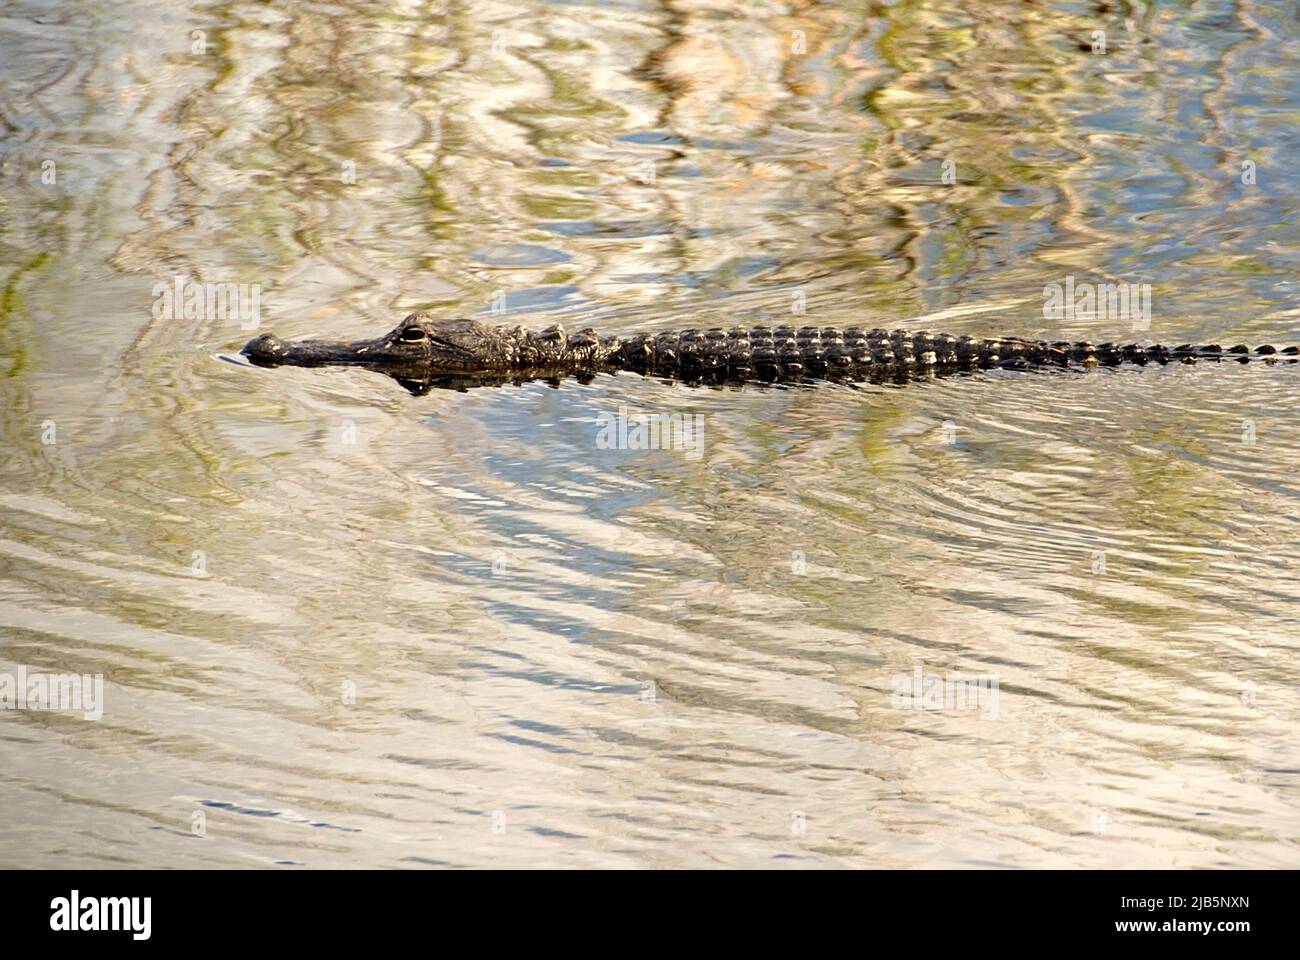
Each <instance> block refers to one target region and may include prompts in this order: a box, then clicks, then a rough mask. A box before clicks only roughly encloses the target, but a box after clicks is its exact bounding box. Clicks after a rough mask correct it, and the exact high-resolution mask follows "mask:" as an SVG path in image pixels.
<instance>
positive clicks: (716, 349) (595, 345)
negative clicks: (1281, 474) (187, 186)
mask: <svg viewBox="0 0 1300 960" xmlns="http://www.w3.org/2000/svg"><path fill="white" fill-rule="evenodd" d="M243 353H244V355H245V356H246V357H248V359H249V360H251V361H252V362H253V363H255V364H257V365H258V366H279V365H281V364H290V365H293V366H300V367H315V366H325V365H333V364H350V365H353V366H361V367H366V368H368V369H372V370H376V371H378V372H380V373H385V374H387V375H388V376H390V377H392V378H393V379H395V380H397V381H398V382H399V383H401V384H402V385H403V386H404V387H406V388H407V389H408V390H410V391H411V392H412V393H414V394H417V395H418V394H423V393H427V392H428V391H429V390H430V389H431V388H433V387H443V388H451V389H458V390H464V389H468V388H470V387H476V386H485V385H492V384H504V383H523V382H524V381H527V380H547V381H551V382H552V383H558V382H559V380H561V379H563V378H565V377H574V378H576V379H578V380H580V381H582V382H587V381H589V380H591V379H592V378H593V377H595V376H596V375H597V374H599V373H615V372H618V371H620V370H631V371H635V372H637V373H640V374H643V375H645V376H653V377H663V378H667V379H672V380H681V381H686V382H690V383H705V384H727V383H732V384H740V383H747V382H754V381H757V382H765V383H802V382H807V381H809V380H831V381H842V382H877V383H879V382H884V381H894V382H905V381H907V380H911V379H917V378H920V377H927V376H935V375H943V374H948V373H957V372H961V371H971V370H984V369H989V368H993V367H998V368H1002V369H1012V370H1030V369H1036V368H1042V367H1090V366H1118V365H1119V364H1121V363H1132V364H1139V365H1142V364H1148V363H1158V364H1167V363H1195V362H1196V361H1198V360H1236V361H1239V362H1241V363H1248V362H1250V361H1251V360H1261V361H1264V362H1267V363H1276V362H1279V361H1284V362H1287V363H1295V362H1297V360H1296V359H1295V358H1297V357H1300V348H1297V347H1287V348H1286V349H1284V350H1278V349H1276V348H1274V347H1271V346H1267V345H1265V346H1262V347H1258V348H1256V349H1254V350H1252V349H1250V348H1249V347H1247V346H1245V345H1239V346H1235V347H1228V348H1227V349H1225V348H1223V347H1221V346H1219V345H1217V344H1210V345H1199V346H1198V345H1192V344H1183V345H1182V346H1178V347H1166V346H1162V345H1160V344H1153V345H1150V346H1142V345H1138V344H1116V343H1091V342H1088V341H1078V342H1073V343H1071V342H1068V341H1056V342H1049V341H1046V340H1027V339H1021V338H1018V337H996V338H984V337H965V336H963V337H957V336H952V335H951V334H946V333H931V332H929V331H924V330H923V331H908V330H894V331H886V330H864V329H862V328H860V327H846V328H844V329H840V328H838V327H810V326H804V327H797V328H796V327H793V326H777V327H763V326H759V327H734V328H732V329H731V330H723V329H720V328H717V329H712V330H682V331H677V332H670V333H638V334H633V335H631V336H627V337H614V336H610V337H601V336H598V335H597V334H596V331H594V330H590V329H587V330H579V331H578V332H577V333H573V334H567V333H565V331H564V328H563V327H561V326H560V325H559V324H554V325H552V326H550V327H547V328H546V329H545V330H541V331H529V330H525V329H524V328H523V327H495V326H487V325H485V324H482V323H479V322H478V321H476V320H465V319H443V320H438V319H434V318H433V317H431V316H429V315H428V314H427V313H413V314H411V315H410V316H408V317H406V319H404V320H403V321H402V322H401V323H400V324H398V325H397V327H396V328H394V329H393V330H392V331H390V332H389V333H386V334H384V335H383V336H381V337H375V338H374V339H371V340H351V341H328V340H299V341H296V342H285V341H283V340H281V339H279V338H278V337H276V336H275V335H274V334H269V333H268V334H263V335H261V336H259V337H255V338H254V339H252V340H250V341H249V342H248V345H247V346H245V347H244V350H243Z"/></svg>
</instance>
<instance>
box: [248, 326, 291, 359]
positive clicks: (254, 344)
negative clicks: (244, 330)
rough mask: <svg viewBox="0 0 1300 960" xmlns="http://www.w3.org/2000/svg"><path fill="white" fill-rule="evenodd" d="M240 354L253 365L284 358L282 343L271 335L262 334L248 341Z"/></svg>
mask: <svg viewBox="0 0 1300 960" xmlns="http://www.w3.org/2000/svg"><path fill="white" fill-rule="evenodd" d="M240 352H241V353H242V354H243V355H244V356H246V357H248V359H249V360H252V361H253V362H254V363H257V362H258V361H262V362H273V361H275V360H279V359H281V358H282V357H283V356H284V341H283V340H281V339H280V338H279V337H277V336H276V335H275V334H273V333H264V334H262V335H261V336H257V337H254V338H253V339H252V340H249V341H248V343H247V344H245V345H244V349H243V350H241V351H240Z"/></svg>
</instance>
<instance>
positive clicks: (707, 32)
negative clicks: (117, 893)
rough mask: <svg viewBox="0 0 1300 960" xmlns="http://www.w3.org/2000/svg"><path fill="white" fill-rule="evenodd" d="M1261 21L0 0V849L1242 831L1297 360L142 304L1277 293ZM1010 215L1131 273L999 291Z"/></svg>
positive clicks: (1072, 840) (568, 847)
mask: <svg viewBox="0 0 1300 960" xmlns="http://www.w3.org/2000/svg"><path fill="white" fill-rule="evenodd" d="M196 31H198V32H197V33H196ZM1094 31H1103V32H1104V34H1105V37H1104V39H1105V43H1106V49H1105V52H1104V53H1102V52H1100V50H1099V49H1096V50H1095V48H1097V47H1098V41H1097V39H1096V37H1095V36H1094ZM1297 32H1298V30H1297V21H1296V12H1295V7H1294V5H1293V4H1289V3H1260V2H1254V0H1243V2H1239V3H1226V2H1202V3H1196V4H1176V3H1159V4H1154V5H1151V6H1146V5H1134V6H1132V7H1129V6H1127V5H1120V6H1118V7H1116V6H1114V5H1109V4H1095V5H1089V4H1082V3H1080V4H1074V3H1056V4H1044V5H1032V6H1030V5H1024V4H1020V3H999V2H994V3H990V2H984V0H981V2H968V3H957V2H898V3H892V4H872V3H846V4H839V5H823V4H815V3H807V2H792V3H788V4H784V5H778V4H772V3H760V2H754V3H740V4H737V3H730V2H729V3H721V2H709V0H698V2H697V0H671V2H661V3H641V2H636V0H629V2H623V0H619V2H608V3H581V2H567V3H561V2H555V3H540V2H524V0H494V2H493V3H490V4H473V5H471V4H461V3H449V4H440V3H416V2H405V3H403V2H389V3H378V2H349V3H346V4H344V3H338V4H332V3H322V2H314V3H299V2H279V3H275V4H273V5H266V4H255V3H222V2H215V3H214V2H209V3H203V4H199V3H176V4H165V5H164V4H158V5H151V4H143V3H129V2H128V3H81V4H64V3H53V2H50V3H37V2H16V3H7V4H5V5H4V6H3V7H0V134H2V142H0V163H2V164H3V167H2V169H0V184H2V185H3V191H2V192H0V278H2V280H0V357H2V358H3V367H0V370H3V378H2V379H0V395H2V397H3V419H2V420H0V430H2V431H3V439H4V449H5V456H4V460H3V465H2V466H0V644H2V646H0V673H8V674H16V672H17V671H18V669H19V668H20V667H22V668H25V669H26V670H28V671H33V672H39V671H44V672H47V673H50V672H54V673H60V672H77V673H80V674H91V675H93V674H102V676H103V678H104V683H105V702H104V710H103V716H102V718H101V719H99V720H97V721H92V720H87V719H84V718H83V717H82V716H80V715H75V714H71V713H66V712H64V713H59V712H45V711H37V710H31V709H28V710H5V711H3V712H0V763H2V764H3V769H4V777H3V779H0V811H2V812H0V864H3V865H5V866H19V865H41V866H70V865H74V866H157V865H174V866H259V865H272V864H286V865H292V864H301V865H306V866H310V867H339V866H404V865H413V866H414V865H426V864H436V865H442V864H446V865H456V866H483V865H490V864H494V865H516V866H541V865H563V866H576V865H592V866H706V867H707V866H717V865H727V866H763V865H776V866H782V865H784V866H801V865H802V866H945V867H948V866H988V865H1001V866H1070V865H1078V866H1125V867H1130V866H1131V867H1154V866H1233V867H1245V866H1266V867H1271V866H1283V865H1290V866H1294V865H1295V864H1296V863H1297V861H1298V860H1300V858H1298V857H1297V853H1298V849H1300V844H1298V839H1300V803H1298V797H1297V772H1298V771H1300V755H1298V754H1300V750H1298V749H1297V744H1296V735H1295V734H1296V724H1297V720H1298V719H1300V709H1298V708H1297V701H1296V691H1297V685H1298V684H1300V666H1297V658H1296V654H1297V647H1298V644H1297V637H1298V636H1300V603H1298V602H1297V594H1298V593H1300V558H1298V557H1297V551H1296V544H1297V539H1298V538H1300V516H1298V515H1297V507H1298V505H1300V482H1298V481H1297V476H1298V475H1300V424H1298V423H1297V421H1296V418H1295V413H1296V409H1297V408H1296V402H1295V398H1296V396H1297V388H1298V387H1300V372H1297V369H1296V368H1293V367H1287V366H1282V365H1279V366H1275V367H1265V366H1262V365H1259V364H1252V365H1250V366H1247V367H1242V366H1238V365H1235V364H1234V365H1220V366H1206V365H1199V366H1195V367H1184V366H1177V367H1168V368H1160V369H1157V368H1150V369H1143V370H1139V369H1121V370H1098V371H1094V372H1090V373H1077V374H1060V375H1051V374H1048V375H1033V374H1028V375H1026V374H1020V373H1009V372H1001V373H990V374H982V375H978V376H973V377H963V378H954V379H947V380H940V381H936V382H931V383H924V384H913V385H909V386H907V387H904V388H899V387H896V386H865V387H862V388H859V389H852V388H849V387H844V386H821V387H817V388H815V389H785V390H776V389H759V388H746V389H743V390H708V389H694V388H689V387H683V386H680V385H670V384H664V383H660V382H656V381H649V380H642V379H640V378H638V377H635V376H628V375H623V376H619V377H602V378H599V379H597V380H595V381H593V382H591V383H589V384H585V385H584V384H578V383H576V382H572V381H570V382H566V383H564V384H562V385H560V386H559V387H558V389H557V388H553V387H552V386H549V385H547V384H544V383H532V384H527V385H524V386H519V387H502V388H496V389H481V390H475V391H471V392H468V393H457V392H452V391H438V390H435V391H433V392H432V393H430V394H429V395H428V396H425V397H412V396H409V395H408V394H406V393H405V392H404V391H403V390H402V389H401V388H400V387H399V386H398V385H397V384H395V383H393V382H392V381H391V380H388V379H386V378H383V377H380V376H376V375H374V374H372V373H367V372H365V371H361V370H340V369H329V370H302V369H279V370H260V369H255V368H250V367H248V366H247V365H244V364H239V363H229V362H223V360H225V359H234V358H235V357H236V354H237V350H238V348H239V346H240V345H241V344H242V343H243V342H244V341H245V340H247V339H248V338H249V336H250V335H251V334H250V332H249V330H248V329H246V328H245V325H243V324H241V323H240V321H239V319H238V318H233V319H232V318H223V317H219V316H209V317H207V318H204V319H168V318H166V317H162V318H156V317H155V315H154V309H153V308H154V306H155V302H156V298H155V294H154V286H155V284H157V283H159V282H164V283H171V282H172V278H173V277H175V276H181V277H182V278H188V279H192V280H195V281H198V282H214V283H250V284H258V285H260V286H259V289H260V328H259V329H261V330H264V331H265V330H274V331H275V332H276V333H278V334H279V335H281V336H284V337H302V336H309V335H328V336H338V337H355V336H358V335H371V334H373V333H375V332H377V331H380V330H383V329H387V328H389V327H390V326H392V324H393V322H394V321H395V320H396V319H397V318H398V317H400V316H401V315H402V313H403V312H406V311H408V310H410V309H413V308H424V309H429V310H430V311H432V312H434V313H437V314H440V315H442V314H451V315H455V314H459V315H470V314H473V315H481V316H482V317H483V318H484V319H494V318H493V313H494V312H495V313H498V314H500V313H504V314H506V316H505V317H497V318H495V319H501V320H502V321H503V322H511V323H514V322H521V323H525V324H529V325H533V326H537V325H541V324H545V323H549V322H554V321H556V320H559V321H560V322H563V323H564V324H565V325H566V326H570V327H572V326H584V325H587V324H592V325H596V326H598V327H599V328H600V329H601V330H602V331H606V332H614V333H622V332H630V331H633V330H637V329H668V328H673V327H683V326H688V325H690V326H712V325H722V326H729V325H732V324H734V323H753V322H769V323H776V322H783V321H789V320H790V319H791V311H792V309H794V308H795V307H796V306H797V305H799V304H800V303H803V304H805V305H806V314H805V315H804V316H805V317H806V320H805V319H804V318H802V317H801V318H799V319H797V320H796V321H795V322H812V323H817V324H819V325H841V326H847V325H850V324H862V325H867V326H871V325H883V326H888V327H894V326H908V327H916V328H921V327H929V328H934V329H944V330H949V331H951V332H954V333H971V334H993V333H1010V334H1028V335H1035V336H1045V337H1049V338H1058V337H1061V338H1084V337H1086V338H1091V339H1095V340H1103V339H1119V340H1131V339H1135V338H1136V339H1143V340H1160V341H1163V342H1165V343H1180V342H1184V341H1199V342H1220V343H1223V344H1225V345H1228V344H1230V343H1236V342H1239V341H1245V342H1249V343H1261V342H1273V343H1278V344H1282V343H1295V342H1300V309H1298V308H1297V307H1296V306H1295V295H1296V292H1297V286H1298V284H1300V279H1298V277H1297V265H1298V264H1300V226H1297V224H1298V223H1300V219H1298V218H1297V210H1298V209H1300V181H1298V180H1297V178H1296V176H1295V174H1294V158H1295V157H1296V156H1297V147H1300V137H1298V136H1297V131H1300V85H1297V79H1296V78H1297V76H1300V62H1298V60H1300V53H1298V51H1300V44H1297V40H1298V39H1300V37H1298V36H1297ZM1243 164H1244V166H1243ZM1252 174H1253V176H1252ZM1252 179H1253V181H1254V182H1244V181H1250V180H1252ZM51 180H53V182H50V181H51ZM948 181H955V182H948ZM1067 276H1072V277H1075V278H1077V279H1079V280H1090V281H1094V282H1098V281H1100V282H1126V283H1149V284H1151V289H1152V305H1153V309H1152V318H1151V326H1150V330H1149V331H1140V332H1135V330H1134V326H1135V324H1134V322H1133V321H1132V320H1128V319H1105V318H1101V319H1097V318H1091V317H1086V316H1084V317H1079V318H1076V319H1071V320H1068V321H1064V322H1050V321H1047V320H1044V319H1043V311H1042V306H1043V287H1044V285H1045V284H1049V283H1061V282H1064V280H1065V278H1066V277H1067ZM620 408H623V409H624V411H625V412H626V413H627V414H628V415H631V414H634V413H652V414H673V413H680V414H691V415H697V414H698V415H702V416H703V418H704V419H703V423H704V425H705V432H704V446H703V452H702V455H701V456H699V457H692V456H689V455H687V453H686V452H683V451H673V450H667V451H665V450H628V449H624V450H619V449H613V450H611V449H603V445H602V444H600V443H598V434H599V426H600V423H601V422H602V421H601V418H602V417H607V416H609V415H612V414H613V415H616V414H618V412H619V411H620ZM918 668H919V669H920V670H921V671H922V675H923V677H935V676H937V677H939V678H941V679H942V678H945V677H949V676H954V677H957V678H959V679H961V678H978V677H984V678H990V681H989V682H993V681H996V684H997V687H996V698H995V700H993V701H989V702H985V703H984V707H985V708H986V709H974V708H972V705H971V704H970V703H966V704H961V703H948V704H942V705H941V706H942V707H943V708H942V709H905V708H903V706H902V705H900V704H899V703H898V702H897V698H896V697H895V696H894V694H895V693H896V692H897V690H898V683H899V680H898V678H899V677H900V676H901V677H908V676H914V675H915V674H914V671H915V670H917V669H918ZM984 692H985V693H989V692H990V689H989V688H988V687H986V688H984ZM990 708H991V709H990Z"/></svg>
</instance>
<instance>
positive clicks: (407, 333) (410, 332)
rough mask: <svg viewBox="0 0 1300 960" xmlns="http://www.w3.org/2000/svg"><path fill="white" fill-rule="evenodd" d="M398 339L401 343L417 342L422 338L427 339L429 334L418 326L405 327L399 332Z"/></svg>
mask: <svg viewBox="0 0 1300 960" xmlns="http://www.w3.org/2000/svg"><path fill="white" fill-rule="evenodd" d="M398 339H400V340H401V341H402V342H403V343H419V342H421V341H422V340H428V339H429V334H428V333H427V332H426V331H424V330H421V329H420V328H419V327H407V328H406V329H405V330H403V331H402V332H401V334H400V335H399V337H398Z"/></svg>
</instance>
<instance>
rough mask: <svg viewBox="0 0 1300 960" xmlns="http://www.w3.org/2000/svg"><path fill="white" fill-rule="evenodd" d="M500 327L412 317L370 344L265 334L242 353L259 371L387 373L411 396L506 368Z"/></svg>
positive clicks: (424, 316)
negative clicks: (324, 368)
mask: <svg viewBox="0 0 1300 960" xmlns="http://www.w3.org/2000/svg"><path fill="white" fill-rule="evenodd" d="M500 340H501V338H500V336H499V332H498V330H497V328H494V327H487V326H484V325H483V324H481V323H479V322H478V321H476V320H468V319H459V318H448V319H435V318H433V317H431V316H430V315H429V314H427V313H412V314H410V315H409V316H407V317H406V318H405V319H403V320H402V322H401V323H399V324H398V325H397V326H396V327H394V328H393V329H392V330H390V331H389V332H388V333H385V334H384V335H383V336H379V337H375V338H373V339H370V340H295V341H285V340H281V339H280V338H279V337H277V336H276V335H275V334H273V333H264V334H262V335H261V336H258V337H254V338H253V339H252V340H250V341H248V343H247V345H245V347H244V349H243V351H242V352H243V354H244V356H245V357H247V358H248V359H249V360H250V361H251V362H252V363H254V364H256V365H257V366H259V367H278V366H282V365H288V366H296V367H320V366H335V365H347V366H359V367H365V368H368V369H372V370H376V371H378V372H380V373H385V374H387V375H388V376H390V377H392V378H393V379H394V380H397V381H398V382H399V383H401V384H402V386H404V387H406V388H407V389H408V390H410V391H411V392H412V393H417V394H421V393H427V392H428V390H429V389H430V387H434V386H440V387H446V386H451V387H460V386H462V385H463V383H464V381H466V378H468V379H469V380H472V381H477V380H479V379H481V378H483V377H484V375H485V374H488V375H490V374H491V373H492V372H493V371H494V370H495V369H499V368H501V367H503V366H505V364H503V362H502V360H503V358H502V356H501V354H502V350H501V346H502V344H501V343H500Z"/></svg>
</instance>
